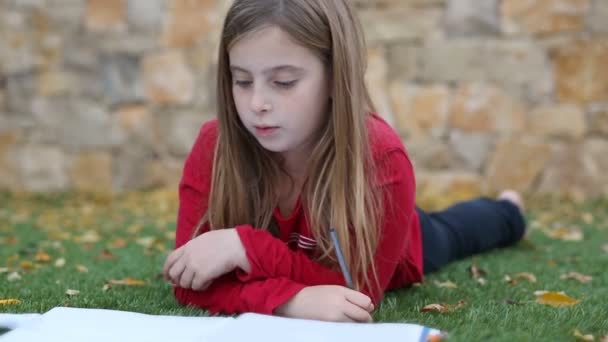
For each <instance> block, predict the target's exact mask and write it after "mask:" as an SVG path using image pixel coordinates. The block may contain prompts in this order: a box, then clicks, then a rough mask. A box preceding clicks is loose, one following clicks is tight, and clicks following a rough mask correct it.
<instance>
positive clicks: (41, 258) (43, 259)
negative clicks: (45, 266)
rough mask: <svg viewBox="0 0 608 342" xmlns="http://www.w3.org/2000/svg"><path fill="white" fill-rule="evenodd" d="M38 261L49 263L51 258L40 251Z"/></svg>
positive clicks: (37, 256) (37, 254)
mask: <svg viewBox="0 0 608 342" xmlns="http://www.w3.org/2000/svg"><path fill="white" fill-rule="evenodd" d="M36 261H38V262H49V261H51V256H50V255H48V254H47V253H46V252H45V251H38V252H37V253H36Z"/></svg>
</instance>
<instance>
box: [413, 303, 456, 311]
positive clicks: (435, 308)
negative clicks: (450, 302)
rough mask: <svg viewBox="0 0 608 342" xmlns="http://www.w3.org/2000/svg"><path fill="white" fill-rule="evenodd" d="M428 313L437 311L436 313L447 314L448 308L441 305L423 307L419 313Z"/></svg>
mask: <svg viewBox="0 0 608 342" xmlns="http://www.w3.org/2000/svg"><path fill="white" fill-rule="evenodd" d="M429 311H438V312H449V310H448V308H447V307H446V306H445V305H441V304H429V305H425V306H424V307H423V308H422V309H420V312H429Z"/></svg>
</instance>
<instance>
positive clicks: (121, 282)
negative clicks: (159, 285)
mask: <svg viewBox="0 0 608 342" xmlns="http://www.w3.org/2000/svg"><path fill="white" fill-rule="evenodd" d="M108 284H110V285H126V286H143V285H146V282H145V281H143V280H137V279H133V278H124V279H120V280H115V279H112V280H110V281H109V282H108Z"/></svg>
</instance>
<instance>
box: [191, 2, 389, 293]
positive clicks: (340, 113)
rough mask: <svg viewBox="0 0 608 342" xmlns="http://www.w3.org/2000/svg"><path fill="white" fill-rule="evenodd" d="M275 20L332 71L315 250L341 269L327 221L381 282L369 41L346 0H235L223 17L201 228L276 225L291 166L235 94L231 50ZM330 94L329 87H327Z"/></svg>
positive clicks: (358, 277) (316, 168)
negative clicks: (265, 141) (253, 128)
mask: <svg viewBox="0 0 608 342" xmlns="http://www.w3.org/2000/svg"><path fill="white" fill-rule="evenodd" d="M268 26H276V27H279V28H280V29H282V30H283V31H284V32H286V33H287V34H289V35H290V36H291V38H292V39H294V41H295V42H297V43H298V44H300V45H302V46H304V47H306V48H308V49H310V51H312V52H313V53H315V54H316V55H317V56H318V57H319V58H320V59H321V60H322V61H323V63H324V64H325V66H326V68H327V70H328V72H330V73H331V75H330V76H331V78H332V84H333V89H331V95H332V97H333V99H332V101H331V108H330V112H329V113H328V118H327V125H326V126H325V128H324V129H323V131H322V132H319V140H318V142H317V143H316V145H315V147H314V149H313V152H312V154H311V158H310V161H309V165H308V173H307V175H308V181H307V182H306V183H305V185H304V187H303V190H302V195H301V196H302V204H303V207H304V210H305V211H306V213H307V215H308V216H307V219H308V222H309V224H310V227H311V231H312V233H313V235H314V237H315V238H316V240H317V246H318V247H317V253H316V256H315V259H316V260H318V261H319V262H322V263H323V264H325V265H327V266H330V267H332V268H337V267H336V265H337V261H336V258H335V252H334V247H333V245H332V243H331V240H330V238H329V228H330V227H334V228H335V229H336V231H337V233H338V236H339V238H340V242H341V246H342V251H343V252H344V256H345V259H346V261H347V263H348V265H349V267H350V270H351V273H352V274H353V278H354V279H353V280H354V281H355V284H356V287H357V288H358V289H360V288H361V287H362V286H363V285H367V286H370V285H371V283H370V279H369V276H368V272H369V271H370V270H371V274H372V275H373V277H374V279H375V281H376V284H378V281H377V273H376V270H375V267H374V262H373V261H374V254H375V251H376V248H377V245H378V240H379V227H380V225H381V222H380V220H381V217H380V215H379V211H380V210H379V208H381V207H382V206H381V202H382V198H381V195H380V192H379V191H380V190H381V189H377V188H376V187H375V186H374V179H375V178H374V175H375V166H374V163H373V157H372V154H371V150H370V147H369V143H368V133H367V126H366V121H367V119H368V114H369V113H370V112H372V111H374V108H373V104H372V101H371V99H370V96H369V93H368V91H367V88H366V86H365V82H364V75H365V69H366V48H365V41H364V38H363V32H362V28H361V24H360V23H359V21H358V18H357V16H356V13H355V10H354V9H353V7H352V5H351V4H350V3H349V2H348V1H347V0H236V1H234V3H233V4H232V6H231V7H230V9H229V11H228V13H227V16H226V19H225V22H224V26H223V32H222V37H221V42H220V49H219V59H218V78H217V91H218V93H217V106H218V121H219V134H218V141H217V145H216V150H215V156H214V161H213V175H212V182H211V193H210V195H209V206H208V210H207V212H206V213H205V215H204V216H203V219H202V220H201V222H200V224H199V226H198V228H197V229H196V232H195V235H196V234H197V233H198V232H199V231H200V227H201V226H202V225H203V224H205V223H209V226H210V229H221V228H226V227H234V226H236V225H239V224H251V225H253V226H254V227H256V228H259V229H266V230H269V231H271V232H272V233H273V234H275V236H276V234H277V224H276V222H274V219H273V211H274V208H276V207H277V205H278V203H279V201H278V195H279V194H278V192H277V191H276V187H277V184H276V183H275V182H276V180H277V179H278V178H279V176H281V175H283V176H285V175H287V176H288V177H289V175H288V174H287V172H286V171H285V169H284V167H283V165H282V159H281V158H280V157H278V156H277V154H275V153H273V152H270V151H267V150H265V149H264V148H263V147H262V146H261V145H260V144H259V143H258V142H257V141H256V140H255V138H254V137H253V136H252V135H251V134H250V133H249V132H248V131H247V129H246V128H245V127H244V126H243V124H242V123H241V121H240V119H239V117H238V114H237V110H236V107H235V104H234V98H233V96H232V75H231V72H230V65H229V64H230V62H229V55H228V51H229V49H230V48H231V47H232V46H233V45H234V44H235V42H237V40H238V39H240V38H242V37H243V36H244V35H246V34H248V33H251V32H253V31H255V30H259V29H261V28H264V27H268ZM328 96H329V94H328Z"/></svg>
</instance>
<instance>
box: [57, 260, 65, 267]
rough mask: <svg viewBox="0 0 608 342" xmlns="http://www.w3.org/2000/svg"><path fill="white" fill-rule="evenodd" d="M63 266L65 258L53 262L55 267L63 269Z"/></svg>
mask: <svg viewBox="0 0 608 342" xmlns="http://www.w3.org/2000/svg"><path fill="white" fill-rule="evenodd" d="M63 266H65V258H59V259H57V260H55V267H59V268H61V267H63Z"/></svg>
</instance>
